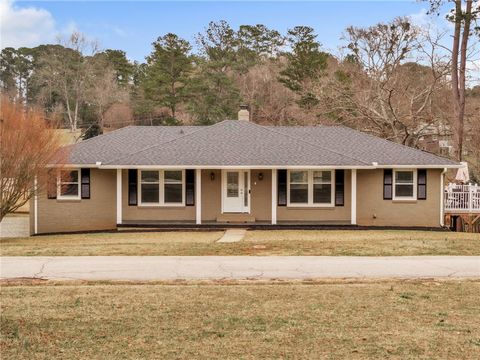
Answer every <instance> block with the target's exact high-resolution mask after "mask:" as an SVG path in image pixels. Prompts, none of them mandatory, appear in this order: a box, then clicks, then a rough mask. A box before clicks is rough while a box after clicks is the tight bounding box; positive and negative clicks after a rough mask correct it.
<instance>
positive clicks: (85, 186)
mask: <svg viewBox="0 0 480 360" xmlns="http://www.w3.org/2000/svg"><path fill="white" fill-rule="evenodd" d="M80 179H81V194H82V199H90V169H80Z"/></svg>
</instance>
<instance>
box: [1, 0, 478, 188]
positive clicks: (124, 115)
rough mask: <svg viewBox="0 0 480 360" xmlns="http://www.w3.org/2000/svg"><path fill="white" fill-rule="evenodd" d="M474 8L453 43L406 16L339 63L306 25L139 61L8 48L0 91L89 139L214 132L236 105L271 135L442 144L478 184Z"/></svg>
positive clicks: (217, 38) (168, 43)
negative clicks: (328, 132) (336, 129)
mask: <svg viewBox="0 0 480 360" xmlns="http://www.w3.org/2000/svg"><path fill="white" fill-rule="evenodd" d="M436 3H437V2H436V1H432V2H431V12H432V13H434V12H435V11H436V9H437V8H436V7H435V6H436ZM457 3H460V9H459V8H458V6H457ZM462 3H465V4H466V5H467V8H465V6H464V8H463V9H462V7H461V5H462ZM468 3H470V6H471V7H470V12H468ZM465 4H464V5H465ZM477 5H478V2H477V1H474V2H473V7H472V1H463V2H462V1H456V2H455V3H454V4H453V8H452V12H451V13H450V15H449V16H450V17H447V21H450V22H452V23H453V24H454V26H455V29H454V30H453V32H454V33H453V34H452V33H451V31H441V30H439V29H438V28H424V27H423V28H420V27H418V26H415V25H414V24H412V23H411V22H410V20H409V19H408V18H402V17H399V18H396V19H394V20H393V21H391V22H389V23H380V24H375V25H372V26H371V27H366V28H356V27H349V28H347V29H345V33H344V38H343V39H342V41H343V43H344V46H343V47H341V48H340V49H339V50H338V52H337V53H335V54H332V53H328V52H326V51H324V50H323V48H322V45H321V43H320V41H319V36H318V35H317V33H316V32H315V30H314V29H313V28H311V27H308V26H296V27H294V28H292V29H289V30H288V32H287V33H286V34H281V33H280V32H279V31H276V30H275V29H269V28H267V27H266V26H264V25H261V24H257V25H242V26H240V27H239V28H238V29H234V28H232V27H231V26H230V25H229V24H228V23H227V22H225V21H220V22H211V23H210V24H208V26H206V28H205V29H204V30H203V31H202V32H200V33H198V34H197V35H196V36H195V40H194V41H191V42H189V41H187V40H186V39H182V38H180V37H178V36H177V35H175V34H172V33H168V34H165V35H162V36H160V37H158V39H157V40H156V41H155V42H153V44H152V51H151V53H150V55H148V56H147V57H146V59H145V62H143V63H139V62H131V61H129V60H128V59H127V56H126V54H125V52H124V51H122V50H119V49H108V50H100V49H99V46H98V45H97V44H96V43H95V42H93V41H90V40H88V39H86V38H85V36H84V35H82V34H80V33H73V34H72V35H71V36H70V37H69V38H66V39H60V40H59V42H58V44H54V45H52V44H48V45H40V46H37V47H34V48H18V49H14V48H4V49H3V50H2V51H1V54H0V70H1V73H0V90H1V92H2V93H3V94H6V95H7V96H9V97H10V99H12V100H13V101H15V102H21V103H23V104H24V105H25V106H27V107H37V108H41V109H42V111H43V112H44V113H45V116H46V117H47V118H48V119H50V120H51V121H59V122H60V123H61V124H62V125H63V126H64V127H65V128H69V129H71V130H72V131H76V130H77V129H82V132H83V134H84V137H85V138H88V137H91V136H95V135H97V134H99V133H102V132H103V131H107V130H109V129H115V128H119V127H123V126H127V125H177V124H202V125H205V124H213V123H215V122H218V121H222V120H224V119H235V118H236V116H237V112H238V109H239V105H240V104H247V105H249V107H250V113H251V120H252V121H254V122H255V123H259V124H264V125H319V124H326V125H331V124H341V125H345V126H349V127H352V128H356V129H359V130H361V131H364V132H368V133H371V134H373V135H376V136H380V137H383V138H386V139H389V140H392V141H395V142H398V143H401V144H405V145H408V146H413V147H420V144H421V143H422V141H423V140H424V139H425V137H426V136H438V137H441V138H442V139H446V140H447V141H451V142H452V143H453V146H454V152H453V153H452V154H450V156H451V157H453V158H456V159H458V160H461V159H466V160H469V161H470V162H471V163H472V167H473V169H474V171H473V172H474V174H473V175H474V176H477V179H478V173H479V168H478V166H479V158H480V150H479V148H480V147H479V146H478V144H479V143H480V135H479V134H480V118H479V113H480V86H479V82H478V81H479V80H480V77H479V72H480V69H477V68H475V67H474V66H469V64H474V60H475V59H477V63H478V57H479V47H478V39H479V37H478V34H479V33H478V27H476V22H475V21H476V19H477V17H478V11H479V8H478V6H477ZM457 24H458V26H459V27H458V29H457ZM457 30H458V31H457ZM452 39H453V40H452ZM139 41H142V40H141V39H139ZM470 60H472V61H471V62H470ZM462 66H463V68H462ZM455 74H456V75H457V76H455ZM462 81H463V90H464V92H462ZM462 101H463V103H462ZM462 106H463V108H462ZM462 109H463V110H462ZM444 155H445V154H444Z"/></svg>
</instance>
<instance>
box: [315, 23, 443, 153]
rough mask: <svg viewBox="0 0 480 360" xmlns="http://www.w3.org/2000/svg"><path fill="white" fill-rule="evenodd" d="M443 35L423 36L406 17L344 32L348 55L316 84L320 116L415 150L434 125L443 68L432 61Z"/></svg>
mask: <svg viewBox="0 0 480 360" xmlns="http://www.w3.org/2000/svg"><path fill="white" fill-rule="evenodd" d="M443 35H444V34H443V33H442V34H435V35H433V34H431V33H428V34H427V33H426V32H423V31H422V30H421V29H419V28H418V27H415V26H413V25H411V24H410V21H409V20H408V19H407V18H397V19H395V20H394V21H393V22H392V23H388V24H377V25H375V26H372V27H369V28H354V27H350V28H348V29H347V34H346V39H347V41H348V48H349V49H350V51H351V54H350V55H348V56H347V57H345V58H344V59H342V61H340V62H339V63H337V64H335V63H331V64H330V65H329V70H328V71H329V76H328V77H326V78H325V79H323V80H322V81H319V82H318V83H317V84H318V88H317V89H316V93H317V94H319V95H318V96H319V98H322V99H323V101H321V104H322V107H321V111H322V113H323V115H324V116H326V117H329V118H332V119H335V120H336V121H337V122H341V123H345V124H347V125H349V126H353V127H356V128H359V129H361V130H364V131H368V132H371V133H373V134H375V135H377V136H381V137H384V138H387V139H390V140H393V141H395V142H399V143H402V144H406V145H410V146H415V145H416V143H417V141H418V139H419V138H420V137H421V136H422V135H424V133H425V131H426V130H427V129H429V128H430V127H431V125H432V124H434V123H435V122H437V121H438V119H439V114H441V113H442V111H443V110H442V107H443V106H444V102H442V101H439V100H438V97H439V94H441V93H442V92H443V90H444V89H445V88H446V86H447V81H446V74H447V63H446V62H445V61H444V59H442V58H439V57H437V55H436V53H437V47H438V45H437V42H439V41H440V40H439V39H440V38H441V36H443Z"/></svg>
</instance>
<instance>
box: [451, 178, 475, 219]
mask: <svg viewBox="0 0 480 360" xmlns="http://www.w3.org/2000/svg"><path fill="white" fill-rule="evenodd" d="M444 196H445V198H444V200H445V202H444V204H445V211H446V212H480V186H478V185H476V184H475V185H456V184H449V185H448V186H446V187H445V193H444Z"/></svg>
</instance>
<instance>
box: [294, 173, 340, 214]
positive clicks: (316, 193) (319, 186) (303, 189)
mask: <svg viewBox="0 0 480 360" xmlns="http://www.w3.org/2000/svg"><path fill="white" fill-rule="evenodd" d="M334 176H335V173H334V171H333V170H289V171H288V179H287V182H288V191H287V205H288V206H311V207H321V206H334V187H333V184H334V183H335V182H334Z"/></svg>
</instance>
